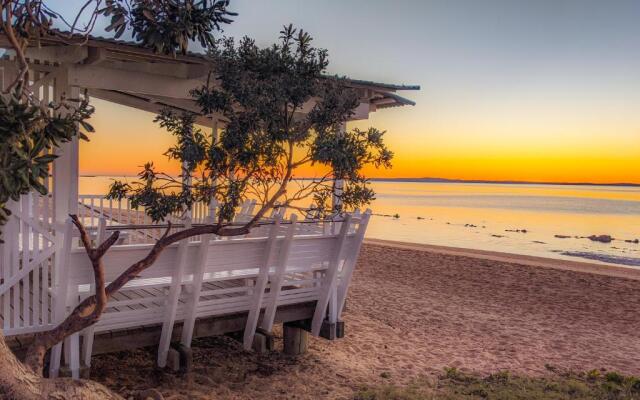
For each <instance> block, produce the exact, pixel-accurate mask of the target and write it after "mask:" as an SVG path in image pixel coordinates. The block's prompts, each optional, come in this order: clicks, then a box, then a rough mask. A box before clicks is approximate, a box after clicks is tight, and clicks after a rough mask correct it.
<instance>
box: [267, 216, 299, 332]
mask: <svg viewBox="0 0 640 400" xmlns="http://www.w3.org/2000/svg"><path fill="white" fill-rule="evenodd" d="M297 219H298V217H297V216H296V215H295V214H292V215H291V225H289V229H288V230H287V234H286V236H285V239H284V242H282V248H281V249H280V259H279V260H278V264H277V265H276V271H275V274H274V276H273V278H272V279H271V286H270V288H269V293H270V296H271V298H270V299H269V304H267V306H266V307H265V310H264V317H263V318H262V324H261V328H262V329H264V330H265V331H266V332H271V329H272V328H273V320H274V318H275V316H276V310H277V309H278V297H280V292H281V291H282V281H283V280H284V274H285V270H286V269H287V260H288V259H289V251H290V250H291V242H292V240H293V233H294V232H295V230H296V221H297Z"/></svg>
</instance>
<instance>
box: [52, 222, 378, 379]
mask: <svg viewBox="0 0 640 400" xmlns="http://www.w3.org/2000/svg"><path fill="white" fill-rule="evenodd" d="M369 217H370V212H369V211H368V212H366V213H365V214H363V215H359V214H357V215H348V216H347V217H346V218H345V221H344V222H338V223H337V224H339V225H340V226H341V227H340V229H339V231H338V232H337V233H335V234H334V233H331V231H332V230H333V229H331V230H330V229H308V228H309V226H307V227H303V223H298V222H297V221H296V217H295V216H292V218H291V219H290V220H289V221H286V222H280V221H279V220H276V222H275V223H274V224H272V225H266V226H262V227H260V229H257V231H259V232H260V233H261V235H260V236H258V237H255V236H253V235H254V234H257V232H256V233H253V232H252V234H251V235H249V237H246V238H241V239H225V240H212V239H213V238H212V237H211V235H203V237H201V238H200V239H201V240H200V241H198V242H189V241H188V240H184V241H183V242H181V243H178V244H174V245H172V246H169V247H168V248H167V249H165V250H164V251H163V253H162V254H161V255H160V256H159V257H158V259H157V260H156V262H155V263H154V264H153V265H152V266H151V267H149V268H147V269H146V270H144V271H142V272H141V274H140V276H139V277H138V278H137V279H134V280H132V281H131V282H129V283H127V285H125V287H123V288H122V289H121V290H120V291H119V292H118V293H116V294H114V296H112V297H111V298H110V299H109V302H108V303H107V309H106V310H105V312H104V314H103V315H102V317H101V318H100V320H99V321H98V322H97V323H96V324H95V325H94V326H92V327H91V328H90V329H88V330H86V331H85V332H83V333H82V334H83V336H84V340H83V343H84V344H83V357H84V363H85V364H86V365H89V364H90V359H91V353H92V346H93V336H94V335H95V334H97V333H100V332H104V331H111V330H118V329H128V328H135V327H143V326H149V325H160V324H161V325H162V335H161V340H160V343H159V351H158V364H159V365H160V366H161V367H162V366H164V365H165V363H166V357H167V352H168V350H169V346H170V340H171V332H172V331H173V327H174V324H175V323H176V322H182V323H183V329H182V338H181V342H182V344H183V345H185V346H190V345H191V340H192V336H193V329H194V325H195V321H196V319H197V318H205V317H212V316H219V315H224V314H233V313H240V312H248V313H249V314H248V318H247V324H246V329H245V332H244V339H243V342H244V346H245V348H247V349H249V348H250V347H251V344H252V342H253V336H254V334H255V331H256V329H257V323H258V319H259V316H260V313H261V310H262V309H264V310H265V313H264V317H263V319H262V325H261V328H262V329H264V330H266V331H270V330H271V329H272V327H273V321H274V317H275V312H276V309H277V307H278V306H280V305H288V304H298V303H305V302H310V301H316V302H317V306H316V310H315V314H314V318H313V322H312V333H313V334H315V335H318V334H319V331H320V327H321V325H322V322H323V320H324V319H325V316H326V315H327V306H328V304H329V303H331V306H330V307H329V319H330V320H332V322H335V321H337V320H338V319H339V317H340V313H341V312H342V308H343V304H344V298H345V297H346V293H347V288H348V285H349V282H350V279H351V273H352V271H353V267H354V265H355V262H356V259H357V254H358V252H359V249H360V246H361V243H362V240H363V237H364V233H365V230H366V226H367V223H368V220H369ZM69 224H70V222H69ZM69 231H70V229H69V228H67V232H69ZM307 232H322V233H313V234H307ZM325 232H327V233H325ZM70 236H71V237H72V239H71V241H72V242H77V239H73V237H74V235H73V234H71V235H70ZM99 236H100V235H99ZM102 237H104V233H103V234H102ZM65 241H66V240H65ZM73 244H76V243H73ZM66 248H67V249H68V251H67V253H66V254H65V257H66V260H67V261H66V263H65V264H66V266H67V270H66V271H64V272H63V273H62V275H61V276H62V277H63V279H64V280H65V281H66V283H67V284H66V285H64V284H62V285H60V287H59V288H58V290H59V293H57V296H63V298H65V297H64V296H66V298H67V299H68V300H67V305H68V307H67V309H66V310H65V313H68V312H69V310H71V308H72V307H74V306H75V305H76V304H78V302H79V301H81V300H82V299H84V298H86V297H87V296H88V295H90V294H91V293H92V292H93V270H92V268H91V264H90V262H89V259H88V257H87V255H86V253H85V251H84V249H83V248H80V247H76V246H70V244H69V243H66ZM150 248H151V245H150V244H142V245H116V246H113V247H112V248H111V249H110V250H109V251H108V252H107V253H106V254H105V256H104V258H103V264H104V267H105V279H106V281H107V282H110V281H112V280H114V279H115V278H116V277H118V276H119V275H120V274H121V273H122V272H123V271H124V270H125V269H126V268H128V267H129V266H130V265H131V264H133V263H134V262H136V261H138V260H140V259H142V258H143V257H145V256H146V254H147V253H148V252H149V250H150ZM65 313H60V314H65ZM59 318H62V315H59ZM57 352H58V355H57V357H56V356H55V355H54V356H53V357H52V368H51V372H52V374H54V375H55V373H56V372H57V370H58V368H59V364H60V355H59V353H60V349H59V347H58V349H57ZM65 355H66V356H65V362H66V363H67V364H68V365H69V367H70V368H71V371H72V373H73V374H74V376H77V375H78V373H79V367H80V360H79V359H80V349H79V337H78V335H77V334H76V335H74V336H73V337H72V338H69V339H68V340H67V341H66V342H65Z"/></svg>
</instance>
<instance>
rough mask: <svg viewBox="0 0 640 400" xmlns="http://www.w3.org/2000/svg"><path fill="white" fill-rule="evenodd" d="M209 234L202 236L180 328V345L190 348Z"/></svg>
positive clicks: (210, 221)
mask: <svg viewBox="0 0 640 400" xmlns="http://www.w3.org/2000/svg"><path fill="white" fill-rule="evenodd" d="M207 223H210V224H212V223H213V220H212V218H211V217H209V220H208V221H207ZM211 236H213V235H211V234H207V235H202V237H201V239H200V240H201V241H202V242H201V243H200V248H199V249H198V258H197V260H196V266H195V268H194V271H193V281H192V283H191V284H192V286H193V293H192V298H191V301H190V304H189V308H188V311H187V316H186V317H185V319H184V323H183V326H182V338H181V340H180V343H182V344H183V345H184V346H186V347H191V340H192V339H193V328H194V327H195V324H196V317H197V312H198V303H199V302H200V292H201V291H202V281H203V279H204V271H205V269H206V264H207V253H208V251H209V242H210V241H211Z"/></svg>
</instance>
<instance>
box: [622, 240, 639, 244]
mask: <svg viewBox="0 0 640 400" xmlns="http://www.w3.org/2000/svg"><path fill="white" fill-rule="evenodd" d="M625 242H627V243H635V244H638V243H640V239H631V240H625Z"/></svg>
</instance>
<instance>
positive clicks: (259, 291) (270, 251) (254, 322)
mask: <svg viewBox="0 0 640 400" xmlns="http://www.w3.org/2000/svg"><path fill="white" fill-rule="evenodd" d="M279 228H280V218H276V220H275V221H274V223H273V225H271V229H270V231H269V239H268V241H267V246H266V251H265V254H264V265H262V267H261V268H260V272H259V274H258V278H257V279H256V284H255V287H254V288H253V298H252V299H251V306H250V307H251V308H250V309H249V315H248V316H247V323H246V325H245V329H244V336H243V345H244V348H245V350H250V349H251V347H252V345H253V338H254V336H255V333H256V328H257V326H258V318H259V317H260V310H261V309H262V300H263V298H264V291H265V289H266V287H267V282H268V280H269V269H270V268H271V265H272V264H273V259H274V257H275V251H274V250H275V244H276V239H277V236H278V229H279Z"/></svg>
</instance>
